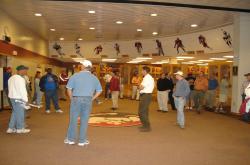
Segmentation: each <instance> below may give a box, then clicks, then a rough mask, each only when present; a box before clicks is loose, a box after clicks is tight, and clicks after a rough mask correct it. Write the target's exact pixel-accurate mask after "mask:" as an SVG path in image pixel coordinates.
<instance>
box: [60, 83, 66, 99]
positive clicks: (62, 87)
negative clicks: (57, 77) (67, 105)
mask: <svg viewBox="0 0 250 165" xmlns="http://www.w3.org/2000/svg"><path fill="white" fill-rule="evenodd" d="M59 99H66V85H59Z"/></svg>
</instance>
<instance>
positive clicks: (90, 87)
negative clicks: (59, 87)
mask: <svg viewBox="0 0 250 165" xmlns="http://www.w3.org/2000/svg"><path fill="white" fill-rule="evenodd" d="M80 63H81V64H82V65H81V72H79V73H76V74H74V75H73V76H72V77H71V78H70V79H69V82H68V84H67V86H66V88H67V92H68V95H69V97H70V100H71V104H70V123H69V128H68V133H67V137H66V139H65V140H64V143H66V144H70V145H73V144H75V140H76V129H77V121H78V117H79V116H80V122H81V124H80V134H79V143H78V145H79V146H85V145H88V144H89V141H88V140H87V138H86V132H87V126H88V119H89V114H90V112H91V109H92V101H93V100H95V99H96V98H97V97H98V96H99V95H100V94H101V92H102V87H101V84H100V82H99V80H98V79H97V77H96V76H94V75H93V74H91V72H90V70H91V68H92V63H91V62H90V61H88V60H84V61H82V62H80Z"/></svg>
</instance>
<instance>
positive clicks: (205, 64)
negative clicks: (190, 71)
mask: <svg viewBox="0 0 250 165" xmlns="http://www.w3.org/2000/svg"><path fill="white" fill-rule="evenodd" d="M197 65H200V66H207V65H208V63H204V64H197Z"/></svg>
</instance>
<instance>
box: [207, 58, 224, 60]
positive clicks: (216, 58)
mask: <svg viewBox="0 0 250 165" xmlns="http://www.w3.org/2000/svg"><path fill="white" fill-rule="evenodd" d="M210 59H211V60H218V61H223V60H226V59H225V58H210Z"/></svg>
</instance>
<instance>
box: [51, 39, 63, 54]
mask: <svg viewBox="0 0 250 165" xmlns="http://www.w3.org/2000/svg"><path fill="white" fill-rule="evenodd" d="M53 49H55V50H56V52H57V53H58V54H59V55H60V56H61V57H62V56H63V55H65V54H64V53H63V52H62V47H61V45H59V44H58V43H57V42H55V43H54V45H53Z"/></svg>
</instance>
